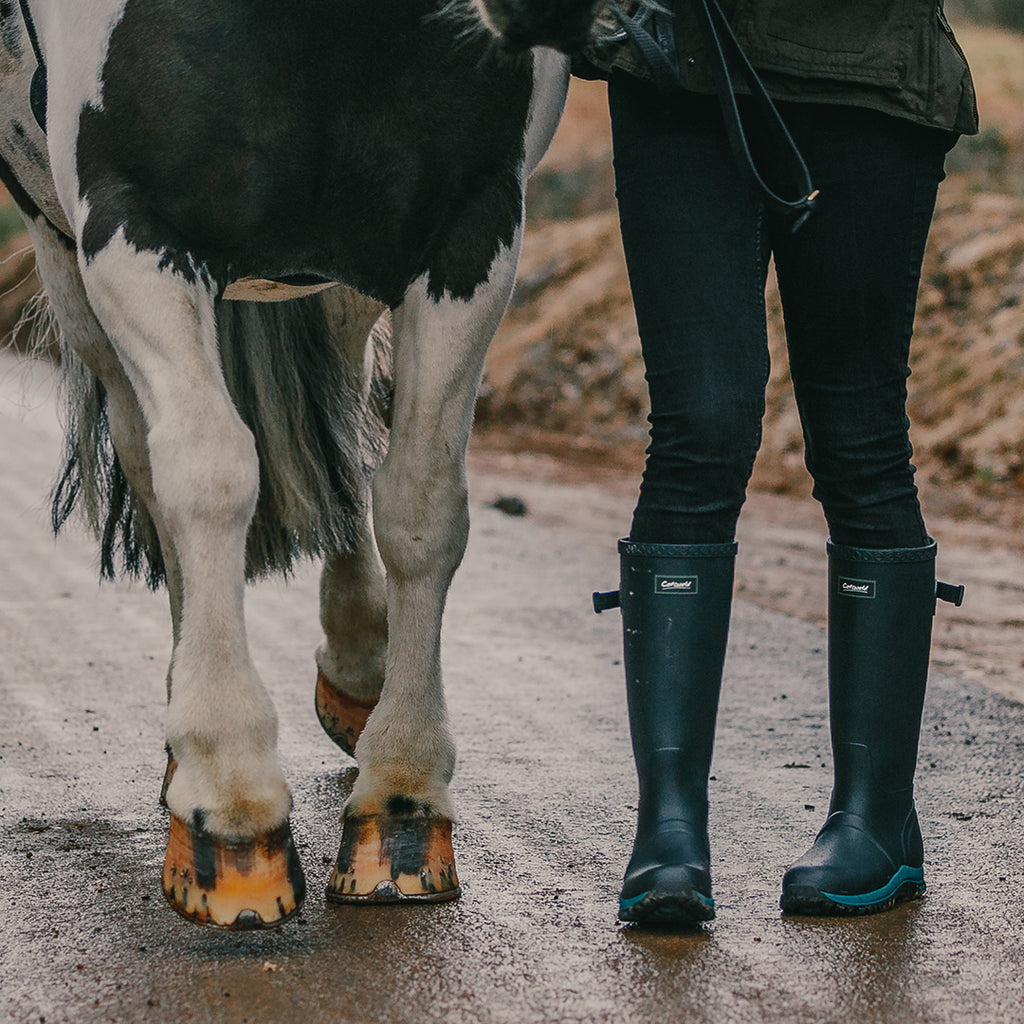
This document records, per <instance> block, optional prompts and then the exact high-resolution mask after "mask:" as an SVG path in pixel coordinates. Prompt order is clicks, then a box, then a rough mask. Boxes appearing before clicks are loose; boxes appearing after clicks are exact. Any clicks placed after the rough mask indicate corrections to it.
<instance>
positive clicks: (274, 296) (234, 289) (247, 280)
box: [221, 277, 338, 302]
mask: <svg viewBox="0 0 1024 1024" xmlns="http://www.w3.org/2000/svg"><path fill="white" fill-rule="evenodd" d="M337 285H338V282H337V281H317V282H316V283H314V284H295V283H293V282H291V281H275V280H271V279H269V278H265V277H240V278H238V280H236V281H232V282H231V283H230V284H229V285H228V286H227V287H226V288H225V289H224V292H223V293H222V295H221V298H224V299H228V300H229V301H231V302H236V301H237V302H286V301H287V300H289V299H301V298H305V297H306V296H307V295H316V293H317V292H322V291H324V290H326V289H327V288H334V287H336V286H337Z"/></svg>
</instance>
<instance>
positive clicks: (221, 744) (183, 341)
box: [80, 232, 290, 836]
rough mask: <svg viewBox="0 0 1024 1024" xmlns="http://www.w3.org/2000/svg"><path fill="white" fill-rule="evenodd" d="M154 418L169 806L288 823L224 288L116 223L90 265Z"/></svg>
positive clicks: (230, 827)
mask: <svg viewBox="0 0 1024 1024" xmlns="http://www.w3.org/2000/svg"><path fill="white" fill-rule="evenodd" d="M80 269H81V272H82V278H83V281H84V282H85V288H86V292H87V294H88V297H89V302H90V305H91V306H92V308H93V310H94V311H95V313H96V316H97V319H98V320H99V321H100V323H101V324H102V325H103V327H104V329H105V330H106V333H107V335H108V336H109V337H110V339H111V342H112V343H113V346H114V348H115V350H116V351H117V354H118V357H119V360H120V362H121V364H122V366H123V367H124V369H125V373H126V374H127V376H128V379H129V380H130V381H131V383H132V387H133V388H134V391H135V394H136V395H137V396H138V399H139V404H140V406H141V408H142V412H143V416H144V417H145V421H146V425H147V443H148V449H149V460H150V466H151V477H152V487H153V495H154V498H155V501H156V504H157V506H158V508H159V509H160V512H161V515H162V518H163V521H164V522H165V523H166V527H167V530H168V532H169V534H170V536H171V538H172V541H173V544H174V550H175V552H176V555H177V560H178V565H179V568H180V572H181V578H182V591H183V603H182V612H181V626H180V636H179V639H178V643H177V645H176V647H175V652H174V660H173V664H172V667H171V678H172V688H171V699H170V702H169V704H168V711H167V740H168V743H169V744H170V746H171V748H172V749H173V751H174V754H175V757H176V759H177V761H178V771H177V773H176V775H175V777H174V780H173V781H172V783H171V786H170V788H169V790H168V792H167V803H168V806H169V807H170V808H171V810H172V811H174V812H175V813H176V814H178V815H179V816H181V817H184V818H186V819H188V818H189V817H190V816H191V812H192V810H193V809H195V808H197V807H198V808H203V809H204V811H206V812H207V827H208V828H209V829H210V830H211V831H213V832H215V833H217V834H220V835H226V836H238V835H247V834H248V835H251V834H252V833H253V832H261V831H265V830H267V829H269V828H272V827H274V826H276V825H278V824H280V823H281V821H282V820H283V819H284V818H285V817H286V816H287V813H288V809H289V806H290V798H289V796H288V791H287V787H286V785H285V782H284V777H283V775H282V773H281V769H280V766H279V764H278V761H277V754H276V741H277V718H276V715H275V712H274V709H273V706H272V705H271V702H270V698H269V696H268V695H267V693H266V690H265V689H264V687H263V684H262V683H261V682H260V679H259V677H258V675H257V673H256V669H255V667H254V666H253V664H252V661H251V659H250V657H249V651H248V646H247V643H246V637H245V623H244V615H243V595H244V580H245V537H246V531H247V529H248V525H249V521H250V519H251V517H252V512H253V509H254V507H255V502H256V490H257V486H258V483H259V470H258V465H257V461H256V451H255V447H254V445H253V440H252V435H251V434H250V432H249V430H248V429H247V428H246V427H245V425H244V424H243V423H242V421H241V420H240V419H239V417H238V413H237V412H236V411H235V408H234V405H233V404H232V402H231V399H230V397H229V396H228V393H227V389H226V387H225V385H224V381H223V377H222V375H221V371H220V364H219V358H218V354H217V343H216V328H215V324H214V318H213V296H212V294H211V293H210V292H209V290H208V289H207V288H205V287H204V286H202V285H200V284H189V283H187V282H186V281H185V280H184V279H183V278H181V277H180V276H179V275H177V274H175V273H174V272H172V271H170V270H168V269H160V255H159V254H157V253H148V252H138V251H137V250H135V249H134V248H133V247H131V246H130V245H129V244H128V243H127V242H125V240H124V237H123V234H122V233H121V232H118V233H117V235H115V237H114V238H113V239H112V240H111V241H110V243H108V245H107V246H106V247H105V248H104V249H102V250H101V251H100V252H99V253H98V254H97V255H96V256H95V257H94V258H93V259H92V260H91V261H90V262H89V263H88V264H87V265H85V266H82V267H81V268H80Z"/></svg>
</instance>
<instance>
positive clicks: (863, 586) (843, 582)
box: [838, 576, 875, 597]
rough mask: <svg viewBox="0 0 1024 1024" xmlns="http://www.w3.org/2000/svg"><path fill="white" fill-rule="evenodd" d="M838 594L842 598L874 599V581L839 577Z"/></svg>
mask: <svg viewBox="0 0 1024 1024" xmlns="http://www.w3.org/2000/svg"><path fill="white" fill-rule="evenodd" d="M838 589H839V593H840V594H842V595H843V596H844V597H874V596H875V581H874V580H854V579H850V577H849V576H840V577H839V587H838Z"/></svg>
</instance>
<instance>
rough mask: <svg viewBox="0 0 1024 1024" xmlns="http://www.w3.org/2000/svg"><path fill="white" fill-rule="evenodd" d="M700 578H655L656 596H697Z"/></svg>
mask: <svg viewBox="0 0 1024 1024" xmlns="http://www.w3.org/2000/svg"><path fill="white" fill-rule="evenodd" d="M699 580H700V577H699V576H655V577H654V592H655V593H656V594H696V593H697V584H698V582H699Z"/></svg>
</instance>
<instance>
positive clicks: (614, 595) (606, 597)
mask: <svg viewBox="0 0 1024 1024" xmlns="http://www.w3.org/2000/svg"><path fill="white" fill-rule="evenodd" d="M961 589H963V588H961ZM618 607H619V592H618V591H617V590H609V591H608V592H607V593H604V594H602V593H600V591H595V593H594V611H595V612H597V614H598V615H600V614H601V612H606V611H609V610H610V609H612V608H618Z"/></svg>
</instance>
